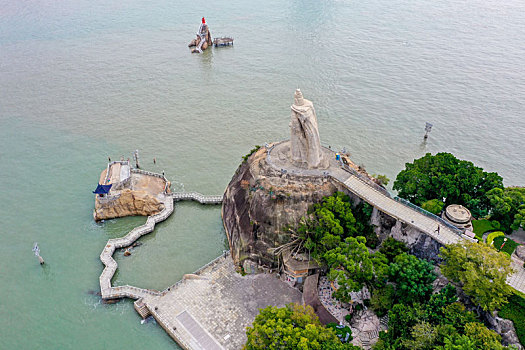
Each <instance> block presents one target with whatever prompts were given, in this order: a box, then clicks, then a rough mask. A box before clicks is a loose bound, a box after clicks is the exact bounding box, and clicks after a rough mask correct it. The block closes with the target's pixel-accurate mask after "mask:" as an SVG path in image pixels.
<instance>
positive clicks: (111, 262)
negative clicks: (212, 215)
mask: <svg viewBox="0 0 525 350" xmlns="http://www.w3.org/2000/svg"><path fill="white" fill-rule="evenodd" d="M181 200H196V201H198V202H200V203H202V204H218V203H222V196H205V195H202V194H200V193H197V192H187V193H186V192H176V193H169V194H166V195H165V198H164V201H163V203H164V209H163V210H162V211H161V212H160V213H158V214H156V215H152V216H149V217H148V219H147V220H146V223H145V224H144V225H142V226H139V227H135V228H134V229H133V230H131V231H130V232H129V233H128V234H127V235H125V236H124V237H121V238H113V239H110V240H108V242H107V243H106V246H105V247H104V250H103V251H102V253H101V254H100V261H102V263H103V264H104V265H105V268H104V270H103V271H102V274H101V275H100V278H99V282H100V293H101V295H102V299H105V300H107V299H117V298H124V297H127V298H132V299H140V298H143V297H144V296H146V295H161V293H160V292H158V291H156V290H152V289H142V288H137V287H133V286H128V285H125V286H117V287H112V286H111V279H112V278H113V275H114V274H115V272H116V271H117V267H118V264H117V262H116V261H115V259H113V253H114V252H115V250H116V249H120V248H125V247H129V246H130V245H132V244H133V243H134V242H135V241H136V240H137V239H139V238H140V237H142V236H144V235H146V234H148V233H150V232H152V231H153V230H154V229H155V224H156V223H158V222H161V221H164V220H166V219H167V218H168V217H169V216H170V215H171V214H172V213H173V202H174V201H181Z"/></svg>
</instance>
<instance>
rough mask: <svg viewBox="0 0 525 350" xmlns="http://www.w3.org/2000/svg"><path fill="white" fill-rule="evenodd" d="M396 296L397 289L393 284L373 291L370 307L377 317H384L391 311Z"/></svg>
mask: <svg viewBox="0 0 525 350" xmlns="http://www.w3.org/2000/svg"><path fill="white" fill-rule="evenodd" d="M395 294H396V292H395V289H394V287H393V286H392V285H391V284H387V285H386V286H384V287H382V288H376V289H373V290H372V297H371V298H370V307H371V308H372V310H374V312H375V313H376V315H377V316H379V317H383V316H385V315H386V314H387V313H388V310H390V309H391V308H392V305H393V304H394V300H395Z"/></svg>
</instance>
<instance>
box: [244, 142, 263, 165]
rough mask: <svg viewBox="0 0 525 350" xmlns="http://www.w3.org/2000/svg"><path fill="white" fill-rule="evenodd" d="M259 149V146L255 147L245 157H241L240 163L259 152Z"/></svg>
mask: <svg viewBox="0 0 525 350" xmlns="http://www.w3.org/2000/svg"><path fill="white" fill-rule="evenodd" d="M259 148H261V146H259V145H255V147H254V148H252V149H251V150H250V153H248V154H247V155H245V156H244V157H242V161H243V162H246V161H247V160H248V158H249V157H250V156H251V155H252V154H254V153H255V152H257V151H258V150H259Z"/></svg>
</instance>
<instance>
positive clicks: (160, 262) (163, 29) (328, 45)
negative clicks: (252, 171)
mask: <svg viewBox="0 0 525 350" xmlns="http://www.w3.org/2000/svg"><path fill="white" fill-rule="evenodd" d="M202 16H205V17H206V19H207V21H208V23H209V26H210V30H211V33H212V35H213V36H221V35H231V36H233V37H234V38H235V45H234V46H233V47H229V48H220V49H208V50H207V51H206V52H205V53H204V54H191V53H190V52H189V49H188V47H187V44H188V42H189V41H190V40H191V39H193V37H194V35H195V32H196V31H197V29H198V27H199V24H200V19H201V17H202ZM524 67H525V2H523V1H522V0H507V1H497V0H469V1H432V0H419V1H411V0H370V1H350V0H308V1H307V0H289V1H283V0H268V1H263V2H260V1H259V2H255V1H240V0H229V1H225V0H217V1H203V0H196V1H166V0H155V1H143V0H129V1H115V0H105V1H101V0H89V1H87V0H70V1H63V0H57V1H45V0H44V1H33V0H17V1H14V0H0V195H1V199H0V215H1V216H0V224H1V225H0V311H1V314H2V315H1V317H0V339H1V340H0V348H2V349H123V348H127V349H140V348H149V349H174V348H177V346H176V345H175V343H174V342H173V341H172V340H171V339H170V338H169V337H168V336H167V335H166V334H165V333H164V331H163V330H162V329H161V328H160V327H159V326H158V325H156V324H154V323H148V324H141V323H140V317H139V316H138V314H137V313H136V312H135V311H134V310H133V306H132V302H131V301H130V300H125V301H122V302H120V303H118V304H114V305H104V304H101V302H100V298H99V297H98V296H96V295H93V294H92V293H93V292H97V291H98V288H99V285H98V277H99V274H100V273H101V271H102V263H101V262H100V260H99V254H100V252H101V251H102V249H103V247H104V245H105V243H106V241H107V239H109V238H113V237H120V236H122V235H124V234H126V233H127V232H128V231H129V230H130V229H132V228H133V227H135V226H137V225H140V224H142V223H144V222H145V218H141V217H137V218H136V217H133V218H124V219H116V220H109V221H106V222H104V223H99V224H97V223H95V222H94V221H93V218H92V210H93V206H94V197H93V194H92V193H91V191H92V190H94V188H95V187H96V184H97V181H98V178H99V175H100V172H101V171H102V170H103V169H104V168H105V166H106V162H107V159H108V157H111V158H112V159H120V157H121V156H123V157H124V158H128V157H131V154H132V152H133V151H134V150H135V149H138V150H139V155H140V162H141V165H142V167H143V168H144V169H147V170H151V171H156V172H162V171H165V173H166V175H167V177H169V178H170V179H172V180H173V188H174V190H197V191H200V192H203V193H206V194H220V193H222V192H223V191H224V189H225V187H226V185H227V184H228V182H229V180H230V178H231V176H232V174H233V173H234V171H235V169H236V168H237V166H238V164H239V162H240V159H241V157H242V156H243V155H244V154H246V153H247V152H248V151H249V150H250V149H251V148H252V147H253V145H255V144H259V145H261V144H264V143H265V142H271V141H278V140H282V139H285V138H287V137H288V123H289V116H290V104H291V103H292V101H293V92H294V90H295V89H296V88H298V87H300V88H301V89H302V91H303V94H304V96H305V98H308V99H310V100H312V101H313V102H314V104H315V108H316V111H317V117H318V120H319V128H320V134H321V139H322V142H323V144H325V145H330V146H332V148H334V149H340V148H343V147H346V149H347V150H348V151H349V152H350V153H351V155H352V158H353V159H354V161H355V162H357V163H358V164H362V165H364V166H366V169H367V170H368V171H369V172H370V173H374V174H386V175H387V176H388V177H389V178H390V179H394V178H395V176H396V174H397V173H398V172H399V171H400V170H401V169H403V168H404V164H405V163H406V162H410V161H412V160H413V159H414V158H417V157H420V156H422V155H424V154H425V153H426V152H432V153H435V152H441V151H446V152H452V153H454V154H455V155H456V156H458V157H459V158H463V159H468V160H471V161H473V162H474V163H475V164H476V165H479V166H481V167H483V168H484V169H486V170H489V171H497V172H498V173H499V174H500V175H502V176H503V177H504V181H505V184H506V185H525V171H524V165H525V126H524V125H525V124H524V114H525V108H524V103H525V102H524V101H525V70H524ZM426 122H429V123H432V124H433V128H432V131H431V132H430V136H429V139H428V142H427V143H423V135H424V126H425V123H426ZM154 157H155V158H156V160H157V164H156V165H155V164H153V158H154ZM34 242H38V243H39V245H40V248H41V255H42V256H43V257H44V259H45V260H46V264H45V266H44V267H41V266H39V265H38V261H37V259H36V258H35V256H34V255H33V253H32V252H31V248H32V246H33V243H34ZM141 242H143V245H142V246H140V247H139V248H137V249H135V250H134V251H133V254H132V255H131V256H130V257H123V256H122V253H121V252H120V253H116V259H117V261H118V263H119V269H118V272H117V274H116V276H115V278H114V280H113V283H114V284H133V285H136V286H139V287H145V288H156V289H163V288H165V287H167V286H169V285H170V284H172V283H174V282H175V281H177V280H178V279H180V278H181V277H182V275H183V274H185V273H190V272H192V271H194V270H196V269H197V268H199V267H200V266H202V265H204V264H205V263H207V262H208V261H209V260H211V259H213V258H214V257H216V256H218V255H219V254H221V252H222V251H223V249H225V235H224V231H223V229H222V225H221V219H220V209H219V207H203V206H200V205H197V204H192V203H183V204H177V205H176V209H175V213H174V214H173V215H172V216H171V217H170V218H169V219H168V220H167V221H166V222H164V223H162V224H160V225H158V226H157V228H156V229H155V231H154V233H152V234H150V235H148V236H146V237H144V238H142V239H141Z"/></svg>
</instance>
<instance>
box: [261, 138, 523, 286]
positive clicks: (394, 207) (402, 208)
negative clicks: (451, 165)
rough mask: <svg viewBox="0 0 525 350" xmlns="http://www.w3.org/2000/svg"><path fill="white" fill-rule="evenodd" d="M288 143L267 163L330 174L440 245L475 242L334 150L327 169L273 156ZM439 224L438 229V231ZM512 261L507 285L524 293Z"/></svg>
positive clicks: (292, 170)
mask: <svg viewBox="0 0 525 350" xmlns="http://www.w3.org/2000/svg"><path fill="white" fill-rule="evenodd" d="M286 144H287V142H286V141H284V142H279V143H276V144H273V145H270V147H269V148H268V149H267V153H268V155H267V161H268V164H270V165H271V166H273V167H274V168H275V169H276V170H280V171H281V172H283V170H286V172H288V173H291V174H293V175H299V176H300V175H304V176H312V175H317V176H328V177H330V178H332V179H334V180H336V181H337V182H339V183H340V184H341V185H343V186H344V187H345V188H346V189H347V190H349V191H350V192H352V193H354V194H355V195H357V196H358V197H360V198H362V199H363V200H364V201H366V202H367V203H369V204H370V205H372V206H374V207H375V208H377V209H378V210H380V211H382V212H384V213H386V214H388V215H390V216H392V217H394V218H396V219H397V220H399V221H402V222H404V223H407V224H409V225H412V226H414V227H416V228H417V229H418V230H420V231H421V232H424V233H425V234H427V235H429V236H430V237H432V238H433V239H435V240H436V241H438V242H440V243H441V244H452V243H458V242H463V241H465V240H471V241H472V239H471V238H470V237H468V236H465V235H463V234H460V231H459V229H455V228H454V226H452V225H450V224H448V223H447V224H445V223H444V222H443V220H442V219H441V218H439V217H432V216H431V215H425V214H423V212H422V209H421V208H417V207H415V206H411V205H409V204H408V203H407V204H405V203H403V202H401V201H399V200H396V199H394V198H391V197H390V196H389V195H387V194H385V193H383V191H379V190H378V189H376V188H375V187H373V186H372V185H370V184H369V183H368V182H366V181H365V180H363V179H361V178H360V176H359V175H358V174H357V173H355V172H354V171H352V169H350V168H348V167H347V166H344V167H342V166H341V164H340V163H339V162H337V161H335V152H333V151H331V150H328V149H327V148H324V152H325V156H327V157H330V167H329V168H328V169H326V170H323V169H302V168H299V167H296V166H294V165H292V164H291V163H289V162H287V161H282V160H280V159H279V157H278V156H276V157H273V156H272V153H274V154H275V153H277V152H279V151H281V152H283V151H285V147H286ZM438 227H439V232H438V230H437V228H438ZM511 264H512V267H513V268H514V270H515V272H514V274H513V275H511V276H509V277H508V278H507V284H509V285H510V286H512V287H513V288H515V289H516V290H518V291H520V292H522V293H525V269H524V268H523V266H519V265H520V264H519V260H517V259H515V258H512V260H511Z"/></svg>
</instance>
